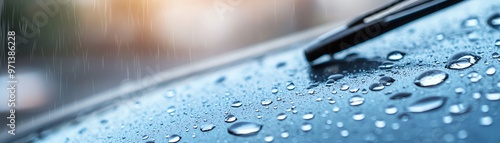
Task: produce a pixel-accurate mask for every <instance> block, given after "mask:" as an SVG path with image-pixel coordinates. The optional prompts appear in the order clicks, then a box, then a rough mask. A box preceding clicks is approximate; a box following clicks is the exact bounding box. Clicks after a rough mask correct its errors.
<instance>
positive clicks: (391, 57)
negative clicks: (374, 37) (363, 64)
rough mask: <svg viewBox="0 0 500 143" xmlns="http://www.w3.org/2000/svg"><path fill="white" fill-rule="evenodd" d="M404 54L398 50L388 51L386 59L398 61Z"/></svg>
mask: <svg viewBox="0 0 500 143" xmlns="http://www.w3.org/2000/svg"><path fill="white" fill-rule="evenodd" d="M405 55H406V54H405V53H403V52H400V51H393V52H390V53H389V54H388V55H387V60H391V61H399V60H401V59H403V57H404V56H405Z"/></svg>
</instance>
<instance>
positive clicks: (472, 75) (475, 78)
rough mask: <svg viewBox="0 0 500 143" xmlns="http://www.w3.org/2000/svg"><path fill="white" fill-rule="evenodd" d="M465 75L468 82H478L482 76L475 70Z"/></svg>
mask: <svg viewBox="0 0 500 143" xmlns="http://www.w3.org/2000/svg"><path fill="white" fill-rule="evenodd" d="M467 77H468V78H469V80H470V82H478V81H479V80H481V79H482V78H483V76H481V75H480V74H479V73H477V72H476V71H472V72H470V73H469V74H467Z"/></svg>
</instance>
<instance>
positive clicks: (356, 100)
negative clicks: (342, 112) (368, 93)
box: [349, 95, 365, 106]
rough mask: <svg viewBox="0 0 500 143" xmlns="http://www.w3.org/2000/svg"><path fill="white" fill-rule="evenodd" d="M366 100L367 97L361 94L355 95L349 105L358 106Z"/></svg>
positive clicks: (350, 99)
mask: <svg viewBox="0 0 500 143" xmlns="http://www.w3.org/2000/svg"><path fill="white" fill-rule="evenodd" d="M364 102H365V98H363V97H361V96H360V95H354V96H352V97H351V98H349V105H351V106H358V105H361V104H363V103H364Z"/></svg>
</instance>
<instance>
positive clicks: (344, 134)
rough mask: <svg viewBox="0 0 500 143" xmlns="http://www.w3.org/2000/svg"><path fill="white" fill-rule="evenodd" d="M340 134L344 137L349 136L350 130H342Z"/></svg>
mask: <svg viewBox="0 0 500 143" xmlns="http://www.w3.org/2000/svg"><path fill="white" fill-rule="evenodd" d="M340 135H341V136H342V137H348V136H349V131H347V130H342V131H340Z"/></svg>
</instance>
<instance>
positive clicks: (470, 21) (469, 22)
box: [462, 17, 479, 27]
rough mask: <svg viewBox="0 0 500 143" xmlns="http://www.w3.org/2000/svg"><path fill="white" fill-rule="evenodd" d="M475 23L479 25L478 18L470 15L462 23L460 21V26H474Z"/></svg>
mask: <svg viewBox="0 0 500 143" xmlns="http://www.w3.org/2000/svg"><path fill="white" fill-rule="evenodd" d="M477 25H479V20H477V18H476V17H471V18H469V19H466V20H465V21H464V22H463V23H462V26H463V27H476V26H477Z"/></svg>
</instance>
